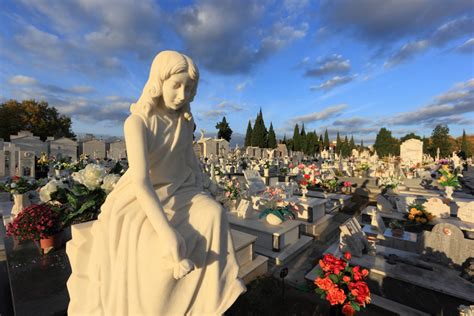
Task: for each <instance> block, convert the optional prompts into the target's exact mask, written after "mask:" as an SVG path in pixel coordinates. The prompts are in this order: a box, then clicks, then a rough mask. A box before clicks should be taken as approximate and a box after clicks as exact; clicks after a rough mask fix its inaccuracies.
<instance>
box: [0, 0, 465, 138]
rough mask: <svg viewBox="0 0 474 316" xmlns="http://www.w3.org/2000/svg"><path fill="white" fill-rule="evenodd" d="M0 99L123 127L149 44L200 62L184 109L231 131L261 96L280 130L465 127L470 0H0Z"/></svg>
mask: <svg viewBox="0 0 474 316" xmlns="http://www.w3.org/2000/svg"><path fill="white" fill-rule="evenodd" d="M0 6H1V10H0V89H1V90H0V98H1V99H2V100H5V99H10V98H14V99H17V100H22V99H25V98H35V99H37V100H46V101H48V102H49V103H50V104H51V105H53V106H55V107H57V108H58V110H59V111H60V112H61V113H64V114H67V115H70V116H71V117H72V118H73V129H74V131H75V132H76V133H86V132H93V133H97V134H108V135H117V136H121V135H122V134H123V131H122V124H123V121H124V119H125V118H126V117H127V115H128V114H129V112H128V109H129V106H130V103H132V102H134V101H136V100H137V98H138V97H139V95H140V92H141V89H142V87H143V85H144V83H145V81H146V80H147V76H148V69H149V66H150V64H151V61H152V59H153V57H154V56H155V54H156V53H158V52H159V51H161V50H166V49H174V50H179V51H181V52H183V53H185V54H187V55H188V56H190V57H191V58H193V59H194V61H195V62H196V63H197V65H198V67H199V69H200V72H201V81H200V85H199V88H198V94H197V96H196V98H195V101H194V102H193V104H192V111H193V115H194V117H195V120H196V123H197V127H198V129H205V130H206V131H207V132H208V133H213V132H215V124H216V123H217V122H218V121H220V120H221V119H222V116H223V115H225V116H226V118H227V120H228V121H229V123H230V126H231V128H232V129H233V130H234V133H235V134H236V138H239V137H238V135H237V134H245V130H246V127H247V123H248V121H249V119H251V120H253V119H254V118H255V116H256V113H257V112H258V110H259V109H260V108H262V110H263V114H264V119H265V123H266V124H267V127H268V126H269V125H270V121H271V122H273V126H274V128H275V130H276V132H277V135H278V136H280V137H282V136H283V134H285V133H286V134H287V136H291V135H292V131H293V127H294V124H295V123H300V124H301V123H304V124H305V127H306V130H307V131H308V130H316V132H317V133H318V134H319V133H321V132H322V131H324V129H326V128H327V129H328V130H329V131H330V133H331V134H332V135H334V134H335V133H336V131H340V132H341V134H342V135H348V136H349V137H350V135H354V138H355V139H356V141H359V140H360V139H364V141H365V142H367V143H370V142H371V141H373V139H374V138H375V134H376V132H377V131H378V130H379V129H380V127H387V128H389V129H390V130H392V131H393V132H394V135H395V136H397V137H400V136H403V135H405V134H406V133H409V132H415V133H417V134H419V135H426V136H428V135H430V134H431V131H432V129H433V127H434V126H435V125H436V124H439V123H446V124H448V126H449V127H450V130H451V134H452V135H454V136H459V135H460V134H461V133H462V130H463V129H466V132H467V133H469V134H472V133H474V128H473V126H474V4H473V2H472V0H453V1H446V0H416V1H415V0H397V1H379V0H358V1H353V0H332V1H329V0H322V1H310V0H280V1H276V0H238V1H237V0H234V1H229V0H197V1H181V0H165V1H153V0H141V1H133V0H48V1H46V0H16V1H13V0H6V1H2V3H1V4H0Z"/></svg>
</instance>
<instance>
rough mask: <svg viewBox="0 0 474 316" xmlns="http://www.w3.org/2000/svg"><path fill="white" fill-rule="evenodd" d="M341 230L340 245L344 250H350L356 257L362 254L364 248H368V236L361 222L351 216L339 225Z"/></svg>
mask: <svg viewBox="0 0 474 316" xmlns="http://www.w3.org/2000/svg"><path fill="white" fill-rule="evenodd" d="M339 230H340V231H341V234H340V239H339V246H340V248H341V250H342V251H343V252H345V251H349V252H350V253H351V254H352V255H354V256H356V257H360V256H362V252H363V251H364V249H367V246H368V243H367V237H366V235H365V233H364V232H363V231H362V227H360V224H359V222H358V221H357V219H355V218H354V217H351V218H350V219H348V220H347V221H345V222H344V223H343V224H342V225H341V226H339Z"/></svg>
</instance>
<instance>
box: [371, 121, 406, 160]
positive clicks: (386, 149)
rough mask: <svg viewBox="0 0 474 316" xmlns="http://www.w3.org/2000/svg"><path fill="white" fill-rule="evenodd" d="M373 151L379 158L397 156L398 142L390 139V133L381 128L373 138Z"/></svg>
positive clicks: (392, 138)
mask: <svg viewBox="0 0 474 316" xmlns="http://www.w3.org/2000/svg"><path fill="white" fill-rule="evenodd" d="M374 149H375V150H376V151H377V154H378V155H379V157H386V156H388V155H397V154H398V153H399V152H400V148H399V145H398V140H397V139H396V138H394V137H392V132H391V131H389V130H388V129H386V128H385V127H382V128H381V129H380V131H379V132H378V134H377V137H376V138H375V143H374Z"/></svg>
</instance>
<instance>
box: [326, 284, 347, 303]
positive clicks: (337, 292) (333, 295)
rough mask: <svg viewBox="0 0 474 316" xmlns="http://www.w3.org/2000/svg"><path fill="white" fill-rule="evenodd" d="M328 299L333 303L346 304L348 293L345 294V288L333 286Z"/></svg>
mask: <svg viewBox="0 0 474 316" xmlns="http://www.w3.org/2000/svg"><path fill="white" fill-rule="evenodd" d="M326 299H327V300H328V301H329V303H330V304H331V305H337V304H344V301H345V300H346V294H344V291H343V290H341V289H339V288H337V287H333V288H331V289H329V291H328V294H327V295H326Z"/></svg>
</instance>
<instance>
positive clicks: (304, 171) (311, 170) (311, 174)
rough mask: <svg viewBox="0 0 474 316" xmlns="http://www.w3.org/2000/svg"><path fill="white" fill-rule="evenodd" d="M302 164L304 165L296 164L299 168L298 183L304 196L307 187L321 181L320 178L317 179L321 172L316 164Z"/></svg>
mask: <svg viewBox="0 0 474 316" xmlns="http://www.w3.org/2000/svg"><path fill="white" fill-rule="evenodd" d="M303 166H304V167H302V168H300V166H298V168H299V169H300V170H301V171H300V175H299V179H298V183H299V185H300V188H301V192H302V194H303V198H305V197H306V193H308V187H312V186H316V185H319V184H320V183H321V180H320V179H319V176H320V174H321V173H320V172H319V171H318V169H317V167H316V165H310V166H308V167H306V166H305V165H303Z"/></svg>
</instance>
